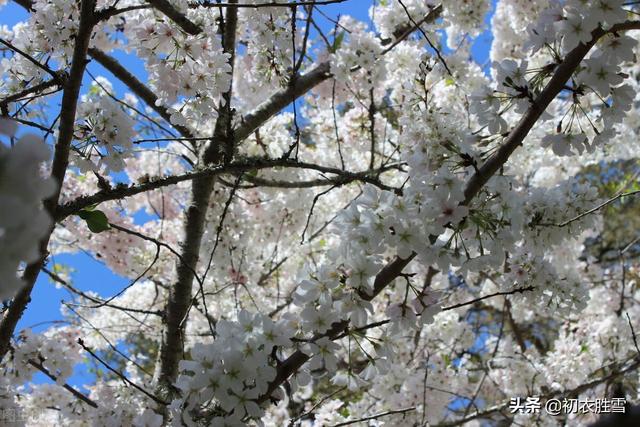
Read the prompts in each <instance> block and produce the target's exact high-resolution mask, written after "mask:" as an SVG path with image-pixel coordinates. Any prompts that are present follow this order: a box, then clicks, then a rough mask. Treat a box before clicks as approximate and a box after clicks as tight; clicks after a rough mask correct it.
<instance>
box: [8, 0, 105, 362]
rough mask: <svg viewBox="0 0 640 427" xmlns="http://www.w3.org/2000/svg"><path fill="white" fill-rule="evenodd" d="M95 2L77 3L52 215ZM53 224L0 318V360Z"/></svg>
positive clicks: (64, 166) (70, 135)
mask: <svg viewBox="0 0 640 427" xmlns="http://www.w3.org/2000/svg"><path fill="white" fill-rule="evenodd" d="M95 3H96V0H83V1H82V2H81V4H80V22H79V27H78V33H77V35H76V38H75V40H76V41H75V46H74V49H73V56H72V58H71V70H70V71H69V77H68V79H66V80H65V82H64V92H63V95H62V106H61V108H60V127H59V129H58V140H57V142H56V145H55V153H54V156H53V163H52V165H51V178H53V179H54V180H55V181H56V184H57V190H56V191H55V193H54V194H53V195H52V196H51V197H49V198H48V199H46V200H45V201H44V208H45V210H46V211H47V213H48V214H49V215H50V216H51V217H52V218H55V216H56V208H57V206H58V199H59V198H60V192H61V190H62V183H63V181H64V177H65V174H66V171H67V167H68V165H69V153H70V150H71V141H72V140H73V131H74V128H75V120H76V106H77V103H78V96H79V94H80V86H81V85H82V76H83V75H84V70H85V67H86V64H87V63H86V56H87V50H88V48H89V39H90V38H91V33H92V32H93V26H94V24H95V21H94V17H93V12H94V9H95ZM53 227H54V225H52V226H51V228H50V229H49V231H48V232H47V234H46V237H44V238H43V239H42V240H41V242H40V248H39V250H40V258H39V259H38V260H37V261H36V262H33V263H31V264H29V265H28V266H27V267H26V269H25V271H24V274H23V280H24V282H25V286H24V287H23V288H22V289H20V290H19V291H18V293H17V294H16V296H15V297H14V299H13V301H12V302H11V305H10V306H9V309H8V310H7V312H6V314H5V315H4V317H3V319H2V321H1V322H0V361H1V360H2V359H3V358H4V356H5V355H6V354H7V351H8V350H9V346H10V343H11V337H12V335H13V332H14V330H15V327H16V325H17V324H18V320H20V318H21V317H22V313H23V312H24V310H25V308H26V307H27V304H29V302H30V301H31V291H32V289H33V286H34V285H35V282H36V279H37V278H38V274H39V273H40V269H41V268H42V266H43V265H44V262H45V259H46V257H47V245H48V243H49V238H50V237H51V233H52V232H53Z"/></svg>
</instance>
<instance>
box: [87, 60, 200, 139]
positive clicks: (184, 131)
mask: <svg viewBox="0 0 640 427" xmlns="http://www.w3.org/2000/svg"><path fill="white" fill-rule="evenodd" d="M89 55H90V56H91V57H92V58H93V59H95V60H96V61H97V62H98V63H99V64H100V65H102V66H103V67H104V68H106V69H107V70H109V72H110V73H111V74H113V75H114V76H116V77H117V78H118V80H120V81H121V82H123V83H124V84H126V85H127V87H128V88H129V89H131V91H132V92H133V93H135V94H136V95H137V96H138V97H140V99H142V100H143V101H144V102H145V103H146V104H147V105H148V106H149V107H151V108H152V109H153V110H154V111H155V112H156V113H158V115H159V116H160V117H162V118H163V119H164V120H166V122H167V123H170V124H171V126H173V127H174V128H175V129H176V130H177V131H178V132H180V134H181V135H182V136H183V137H185V138H191V137H193V134H192V133H191V131H190V130H189V129H188V128H187V127H185V126H182V125H175V124H172V123H171V114H169V111H167V109H166V108H165V107H163V106H159V105H156V101H157V100H158V97H157V96H156V95H155V93H153V91H152V90H151V89H149V88H148V87H147V86H145V84H144V83H142V82H141V81H140V80H138V79H137V78H136V76H134V75H133V74H131V73H130V72H129V71H128V70H127V69H126V68H125V67H123V66H122V65H121V64H120V63H119V62H118V61H117V60H116V59H115V58H113V57H111V56H109V55H107V54H106V53H105V52H103V51H101V50H100V49H96V48H91V49H89Z"/></svg>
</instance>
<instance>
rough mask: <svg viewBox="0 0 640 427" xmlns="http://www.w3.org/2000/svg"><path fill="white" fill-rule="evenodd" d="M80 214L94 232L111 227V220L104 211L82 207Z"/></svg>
mask: <svg viewBox="0 0 640 427" xmlns="http://www.w3.org/2000/svg"><path fill="white" fill-rule="evenodd" d="M78 216H79V217H80V218H82V219H84V221H85V222H86V223H87V227H89V230H91V232H93V233H101V232H103V231H105V230H108V229H109V228H111V227H109V220H108V219H107V216H106V215H105V214H104V212H102V211H96V210H89V209H82V210H81V211H80V212H78Z"/></svg>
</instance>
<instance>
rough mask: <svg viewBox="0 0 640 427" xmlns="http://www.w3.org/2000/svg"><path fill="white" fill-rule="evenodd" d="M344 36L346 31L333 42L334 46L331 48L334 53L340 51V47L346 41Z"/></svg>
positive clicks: (340, 33) (339, 34)
mask: <svg viewBox="0 0 640 427" xmlns="http://www.w3.org/2000/svg"><path fill="white" fill-rule="evenodd" d="M344 34H345V33H344V31H341V32H339V33H338V35H337V36H336V38H335V39H334V40H333V46H331V52H332V53H333V52H335V51H337V50H338V49H340V46H342V42H343V41H344Z"/></svg>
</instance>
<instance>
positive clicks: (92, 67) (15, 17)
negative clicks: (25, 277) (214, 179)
mask: <svg viewBox="0 0 640 427" xmlns="http://www.w3.org/2000/svg"><path fill="white" fill-rule="evenodd" d="M369 4H370V3H369V2H364V1H361V0H350V1H347V2H345V3H341V4H334V5H328V6H324V7H323V11H324V12H325V13H327V14H328V15H329V16H333V17H335V16H337V15H338V14H343V15H344V14H348V15H351V16H353V17H354V18H357V19H359V20H362V21H369V17H368V5H369ZM365 5H366V7H365ZM490 17H491V15H488V16H487V20H486V22H487V30H486V31H485V32H484V33H482V34H481V35H480V36H479V37H478V38H477V39H476V40H475V42H474V44H473V46H472V56H473V59H474V60H475V61H476V62H477V63H479V64H481V65H483V64H486V63H487V59H488V56H489V48H490V45H491V40H492V36H491V33H490V31H489V29H488V28H489V22H490ZM26 18H27V13H26V12H25V11H24V9H22V8H21V7H20V6H18V5H16V4H15V3H13V2H11V1H9V3H8V4H7V5H6V6H4V8H1V12H0V25H7V26H9V27H11V26H12V25H14V24H15V23H17V22H20V21H22V20H25V19H26ZM319 23H322V25H321V27H323V29H326V30H328V29H331V28H333V24H332V23H331V22H330V21H328V20H326V19H324V18H320V19H319ZM112 55H113V56H114V57H115V58H117V59H118V60H120V61H121V63H122V64H123V65H124V66H125V67H126V68H127V69H128V70H129V71H130V72H132V73H133V74H135V75H136V76H137V77H138V78H140V79H141V80H142V81H145V80H146V73H145V70H144V67H143V64H142V62H141V61H140V60H138V59H136V58H135V57H134V56H133V55H127V54H125V53H124V52H121V51H120V52H114V53H112ZM88 70H89V71H90V72H91V73H92V74H93V75H94V76H99V75H103V76H107V77H109V78H110V80H111V82H112V84H113V87H114V91H115V92H116V94H118V95H120V96H122V95H123V94H124V93H125V92H127V89H126V87H125V86H124V85H123V84H122V83H120V82H119V81H118V80H117V79H115V78H113V77H112V76H111V75H110V73H109V72H107V71H106V70H104V69H103V68H102V67H101V66H99V65H98V64H96V63H95V62H92V63H90V64H89V66H88ZM90 83H91V79H90V77H88V76H86V77H85V80H84V82H83V85H84V87H87V86H88V85H89V84H90ZM140 219H143V217H140ZM52 262H53V263H57V264H62V265H65V266H68V267H71V268H72V269H73V270H74V272H73V274H72V282H73V285H74V286H75V287H77V288H78V289H80V290H84V291H86V290H92V291H95V292H98V293H99V294H101V295H103V296H110V295H113V294H115V293H117V292H118V291H119V290H120V289H122V288H123V287H124V286H126V284H127V283H128V280H127V279H125V278H123V277H119V276H117V275H115V274H113V273H111V272H110V271H109V269H108V268H106V267H104V265H102V263H100V262H99V261H97V260H95V259H94V258H93V257H91V256H89V255H87V254H84V253H78V254H73V255H60V256H56V257H54V258H53V259H52ZM69 299H71V295H70V293H69V292H68V291H66V290H65V289H63V288H57V287H56V286H55V285H54V284H53V283H52V282H51V280H50V279H49V278H48V277H47V276H46V275H45V274H41V275H40V277H39V278H38V281H37V282H36V286H35V289H34V292H33V299H32V301H31V303H30V304H29V306H28V307H27V309H26V311H25V314H24V316H23V318H22V319H21V321H20V322H19V324H18V328H17V330H18V331H19V330H22V329H24V328H33V329H34V330H36V331H39V330H43V329H46V328H48V327H50V326H51V321H59V320H61V319H62V316H61V313H60V301H61V300H69ZM90 380H91V374H90V373H89V372H88V371H87V369H86V367H85V366H79V367H77V368H76V372H75V374H74V376H73V377H72V378H70V380H69V383H70V384H72V385H77V386H80V385H81V384H84V383H87V382H89V381H90ZM35 381H36V382H41V381H45V382H48V381H49V380H48V379H47V378H45V377H44V375H39V376H37V377H36V378H35Z"/></svg>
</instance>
